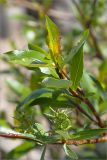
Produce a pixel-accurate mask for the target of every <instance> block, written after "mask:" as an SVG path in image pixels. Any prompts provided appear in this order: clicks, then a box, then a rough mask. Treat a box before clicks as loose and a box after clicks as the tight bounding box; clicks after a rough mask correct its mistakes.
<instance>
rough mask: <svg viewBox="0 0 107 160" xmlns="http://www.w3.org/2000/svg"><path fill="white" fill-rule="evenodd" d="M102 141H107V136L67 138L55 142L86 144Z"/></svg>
mask: <svg viewBox="0 0 107 160" xmlns="http://www.w3.org/2000/svg"><path fill="white" fill-rule="evenodd" d="M100 142H107V136H103V137H99V138H94V139H84V140H72V139H71V140H67V141H59V142H57V143H55V144H67V145H76V146H78V145H84V144H95V143H100Z"/></svg>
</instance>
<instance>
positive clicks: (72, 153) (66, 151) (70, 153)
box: [63, 144, 78, 160]
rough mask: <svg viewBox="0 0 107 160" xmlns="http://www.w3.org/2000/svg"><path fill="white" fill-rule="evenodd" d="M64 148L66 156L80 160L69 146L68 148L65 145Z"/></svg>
mask: <svg viewBox="0 0 107 160" xmlns="http://www.w3.org/2000/svg"><path fill="white" fill-rule="evenodd" d="M63 148H64V151H65V153H66V155H67V156H68V157H70V158H71V159H73V160H77V159H78V157H77V155H76V153H75V152H74V151H73V150H72V149H71V148H70V147H69V146H67V145H66V144H64V145H63Z"/></svg>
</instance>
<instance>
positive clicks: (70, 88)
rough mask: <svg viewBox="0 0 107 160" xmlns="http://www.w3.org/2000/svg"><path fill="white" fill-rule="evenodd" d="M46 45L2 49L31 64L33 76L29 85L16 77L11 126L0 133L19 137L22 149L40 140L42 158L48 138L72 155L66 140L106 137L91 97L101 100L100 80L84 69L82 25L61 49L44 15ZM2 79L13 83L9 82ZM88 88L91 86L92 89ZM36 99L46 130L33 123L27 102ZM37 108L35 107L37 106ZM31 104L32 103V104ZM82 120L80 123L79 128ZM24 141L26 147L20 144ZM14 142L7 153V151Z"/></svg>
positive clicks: (16, 60)
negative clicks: (70, 42)
mask: <svg viewBox="0 0 107 160" xmlns="http://www.w3.org/2000/svg"><path fill="white" fill-rule="evenodd" d="M46 29H47V33H48V38H47V43H48V50H44V49H42V48H40V47H39V46H37V45H36V44H29V45H28V49H26V50H21V51H19V50H14V51H10V52H7V53H5V54H3V58H5V59H6V60H7V61H8V62H11V63H12V64H19V65H22V66H24V67H26V68H27V69H29V70H32V71H33V72H34V74H36V76H37V77H39V80H37V81H35V83H38V84H39V87H38V88H37V89H35V90H34V91H31V89H30V88H28V87H26V86H24V85H23V84H20V83H18V82H17V84H18V86H19V88H20V90H17V91H18V92H19V93H22V90H23V96H22V97H23V100H19V102H18V105H17V107H16V111H15V116H14V117H15V120H16V121H17V122H15V128H16V130H15V131H13V130H11V129H7V128H4V127H0V136H1V137H8V138H20V139H25V140H29V141H31V143H30V142H29V141H28V142H27V141H25V142H24V143H23V144H22V146H23V147H21V146H19V148H20V150H21V149H23V150H24V152H27V151H28V150H30V149H32V148H35V147H36V146H38V145H40V146H42V147H43V152H42V155H41V160H44V157H45V152H46V148H47V146H48V145H49V144H53V147H54V145H55V144H56V145H62V146H63V149H64V151H65V153H66V155H67V156H69V157H70V158H72V159H78V157H77V155H76V153H75V152H74V151H73V150H72V149H71V148H70V147H69V145H82V144H90V143H97V142H105V141H107V136H106V132H107V128H106V122H104V121H103V120H102V119H101V116H100V113H99V111H100V109H97V110H96V107H95V106H94V104H95V102H96V101H97V104H99V103H100V102H101V101H107V94H106V92H105V90H104V89H103V87H102V86H101V84H100V82H99V81H98V80H97V79H96V78H95V77H94V76H92V75H91V76H90V75H89V74H88V73H87V72H86V70H85V69H84V62H83V61H84V52H83V47H84V43H85V42H86V39H87V37H88V34H89V31H88V30H86V31H85V32H84V33H83V34H82V37H81V40H80V42H79V43H77V45H76V46H75V47H74V48H72V49H71V50H70V51H69V53H68V55H65V54H64V53H63V51H62V48H61V43H60V41H61V37H60V32H59V29H58V27H57V26H56V24H55V23H54V22H53V21H52V20H51V19H50V18H49V17H47V16H46ZM8 83H9V84H10V85H11V87H13V88H14V87H15V86H14V85H13V83H10V82H9V81H8ZM90 88H94V89H93V90H92V91H91V90H90ZM35 105H39V106H40V109H41V112H42V116H43V117H45V118H46V119H47V120H48V123H49V125H50V128H49V130H45V129H44V127H43V126H42V125H41V124H40V123H37V121H36V119H35V114H36V113H35V112H34V110H32V107H33V106H35ZM37 109H38V107H37ZM35 110H36V109H35ZM85 126H86V128H85ZM26 145H27V148H26V147H25V146H26ZM15 153H17V148H15V149H14V150H13V151H11V152H10V153H9V154H8V157H12V155H13V154H15Z"/></svg>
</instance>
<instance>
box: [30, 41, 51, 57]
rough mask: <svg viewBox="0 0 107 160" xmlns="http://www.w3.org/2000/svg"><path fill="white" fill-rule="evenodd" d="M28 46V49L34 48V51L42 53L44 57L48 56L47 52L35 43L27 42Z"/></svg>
mask: <svg viewBox="0 0 107 160" xmlns="http://www.w3.org/2000/svg"><path fill="white" fill-rule="evenodd" d="M28 48H29V49H30V50H34V51H37V52H40V53H43V54H44V55H45V56H46V57H49V53H47V52H46V51H45V50H43V49H42V48H40V47H39V46H37V45H35V44H31V43H29V44H28Z"/></svg>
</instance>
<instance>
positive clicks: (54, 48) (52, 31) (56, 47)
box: [46, 16, 60, 58]
mask: <svg viewBox="0 0 107 160" xmlns="http://www.w3.org/2000/svg"><path fill="white" fill-rule="evenodd" d="M46 28H47V31H48V41H49V44H48V45H49V49H50V50H51V52H52V55H53V57H54V58H57V57H58V56H59V54H60V32H59V29H58V28H57V26H56V24H55V23H54V22H53V21H52V20H51V19H50V18H49V17H47V16H46Z"/></svg>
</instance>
